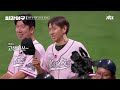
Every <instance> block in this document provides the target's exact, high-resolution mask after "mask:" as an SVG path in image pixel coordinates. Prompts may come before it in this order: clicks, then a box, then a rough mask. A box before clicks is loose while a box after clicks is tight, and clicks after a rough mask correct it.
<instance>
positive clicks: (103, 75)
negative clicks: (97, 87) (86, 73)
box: [95, 67, 112, 79]
mask: <svg viewBox="0 0 120 90" xmlns="http://www.w3.org/2000/svg"><path fill="white" fill-rule="evenodd" d="M95 77H96V79H112V75H111V72H110V71H109V70H107V69H104V68H101V67H98V68H97V71H96V75H95Z"/></svg>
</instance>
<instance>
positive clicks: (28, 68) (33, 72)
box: [20, 55, 37, 77]
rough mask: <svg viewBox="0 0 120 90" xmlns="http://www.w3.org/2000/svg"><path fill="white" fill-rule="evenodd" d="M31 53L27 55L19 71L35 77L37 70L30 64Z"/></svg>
mask: <svg viewBox="0 0 120 90" xmlns="http://www.w3.org/2000/svg"><path fill="white" fill-rule="evenodd" d="M32 60H33V55H27V58H26V61H25V63H24V65H23V66H22V68H21V69H20V71H22V72H24V73H26V74H28V76H32V77H36V75H37V72H36V69H35V67H34V66H33V65H32Z"/></svg>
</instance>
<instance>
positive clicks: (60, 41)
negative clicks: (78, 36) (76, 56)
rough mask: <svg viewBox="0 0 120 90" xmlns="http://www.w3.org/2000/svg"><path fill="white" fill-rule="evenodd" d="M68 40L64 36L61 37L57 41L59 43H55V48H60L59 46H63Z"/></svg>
mask: <svg viewBox="0 0 120 90" xmlns="http://www.w3.org/2000/svg"><path fill="white" fill-rule="evenodd" d="M68 40H69V39H68V38H67V36H66V35H63V37H62V38H61V39H60V40H59V42H56V45H57V46H61V45H64V44H66V43H67V42H68Z"/></svg>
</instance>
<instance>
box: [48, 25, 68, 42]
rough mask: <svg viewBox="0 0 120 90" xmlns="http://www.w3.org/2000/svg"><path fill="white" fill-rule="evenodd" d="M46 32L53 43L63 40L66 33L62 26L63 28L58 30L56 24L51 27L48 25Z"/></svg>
mask: <svg viewBox="0 0 120 90" xmlns="http://www.w3.org/2000/svg"><path fill="white" fill-rule="evenodd" d="M48 31H49V35H50V36H51V38H52V40H53V41H54V42H57V43H59V42H60V41H62V40H63V35H64V34H65V32H66V26H64V27H63V28H60V27H59V26H58V25H56V24H53V25H51V24H49V27H48Z"/></svg>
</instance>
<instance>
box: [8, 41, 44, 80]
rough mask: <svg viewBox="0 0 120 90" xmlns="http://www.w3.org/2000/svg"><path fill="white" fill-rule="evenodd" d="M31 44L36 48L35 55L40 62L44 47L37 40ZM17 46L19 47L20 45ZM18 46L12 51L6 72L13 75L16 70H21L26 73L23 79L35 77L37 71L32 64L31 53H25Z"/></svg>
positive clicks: (42, 58)
mask: <svg viewBox="0 0 120 90" xmlns="http://www.w3.org/2000/svg"><path fill="white" fill-rule="evenodd" d="M33 44H34V46H35V49H36V51H35V56H36V57H37V58H38V59H39V60H40V62H41V64H42V63H43V60H45V49H44V47H43V46H42V45H41V44H40V43H39V42H38V41H37V40H34V41H33ZM18 48H20V46H19V47H18ZM18 48H16V49H15V51H14V54H13V57H12V60H11V62H10V64H9V67H8V72H7V73H9V74H11V75H14V74H16V73H17V72H18V71H22V72H24V73H26V74H27V75H28V76H27V77H26V78H25V79H32V78H35V77H36V76H37V71H36V69H35V67H34V66H33V65H32V60H33V55H25V54H24V53H23V52H22V50H21V49H18Z"/></svg>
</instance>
